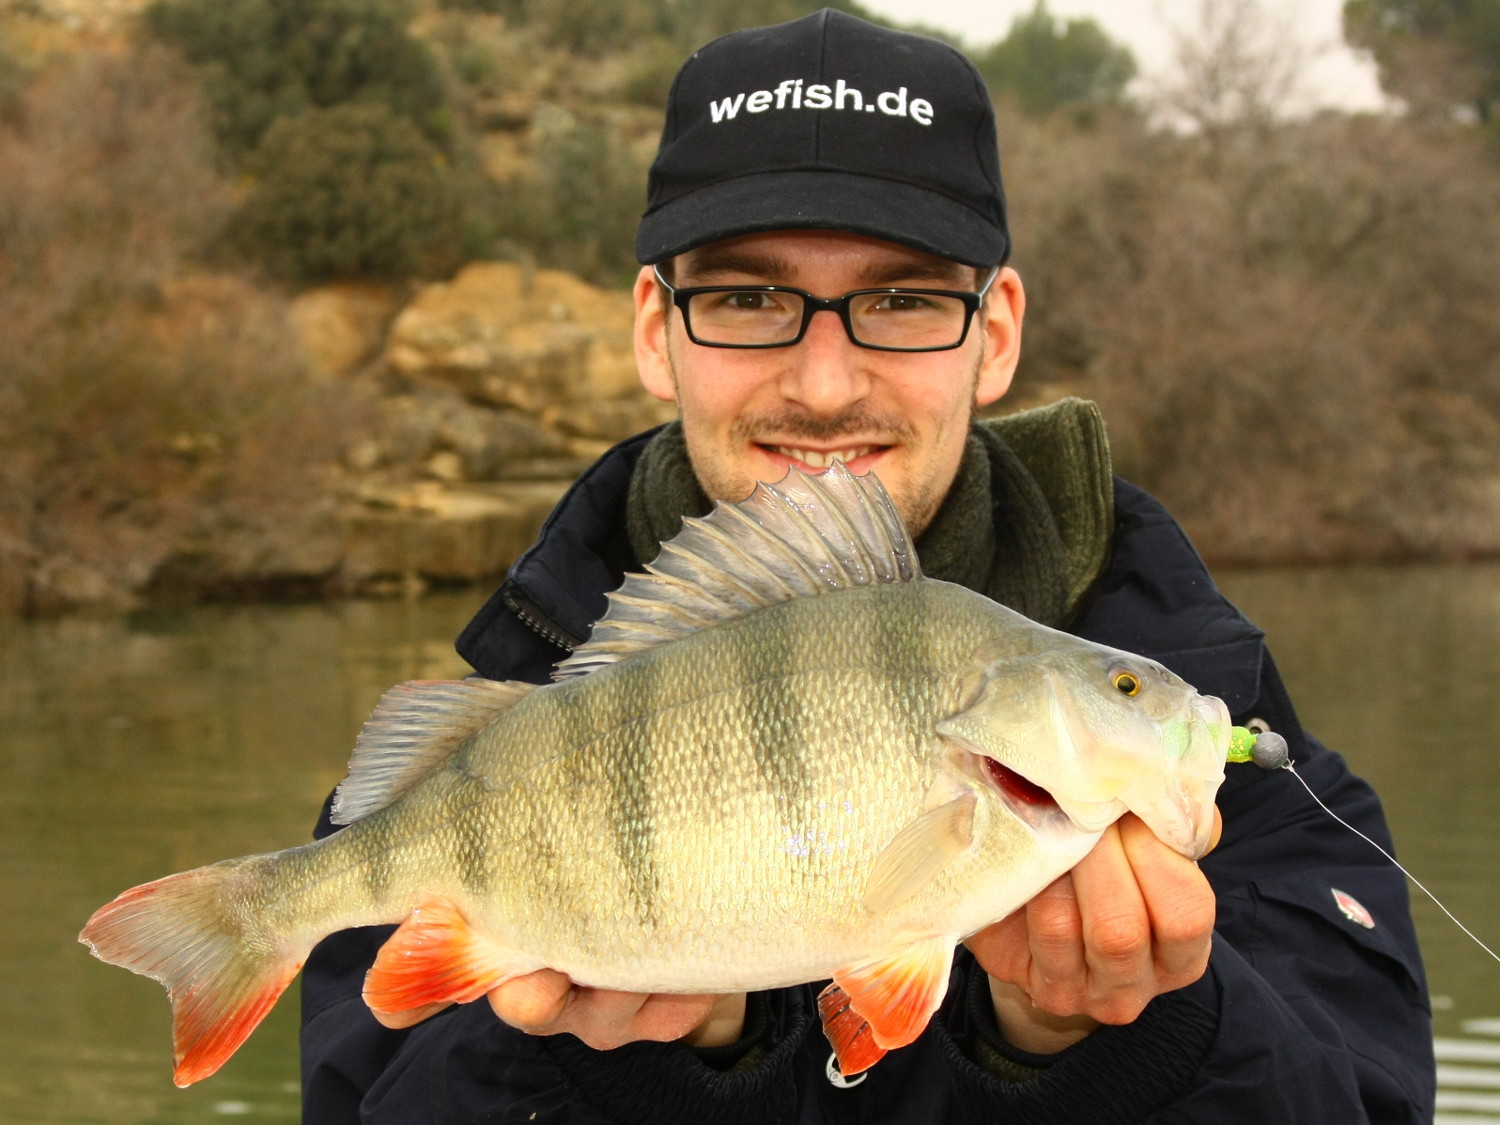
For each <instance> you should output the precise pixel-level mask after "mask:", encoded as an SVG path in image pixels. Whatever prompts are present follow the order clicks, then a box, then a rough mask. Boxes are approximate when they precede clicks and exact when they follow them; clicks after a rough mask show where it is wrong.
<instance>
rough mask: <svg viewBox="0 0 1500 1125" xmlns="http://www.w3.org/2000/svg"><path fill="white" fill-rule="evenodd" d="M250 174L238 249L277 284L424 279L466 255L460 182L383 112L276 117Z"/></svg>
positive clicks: (373, 107)
mask: <svg viewBox="0 0 1500 1125" xmlns="http://www.w3.org/2000/svg"><path fill="white" fill-rule="evenodd" d="M247 167H248V169H249V170H250V171H251V173H252V174H253V176H254V179H253V181H252V185H251V188H250V191H249V194H248V196H247V197H246V199H245V202H244V204H243V206H242V207H241V209H240V211H239V213H238V215H237V216H236V220H235V224H234V227H235V235H236V240H237V242H238V244H239V245H240V246H241V247H242V248H243V250H244V252H245V253H246V254H247V255H248V256H250V257H252V258H254V259H257V260H259V261H260V262H261V264H263V265H264V266H265V267H266V268H267V269H269V270H270V272H271V273H272V274H274V275H275V276H277V277H280V278H283V279H285V280H288V281H298V282H313V281H318V280H323V279H327V278H333V277H351V276H365V277H403V276H411V275H430V274H432V273H434V272H438V271H442V270H445V269H449V268H452V267H453V266H454V265H456V264H457V262H458V260H459V258H460V256H461V254H462V252H463V249H464V248H463V245H462V239H463V226H462V210H463V208H462V199H461V192H460V190H459V188H458V186H457V179H456V177H455V176H454V175H453V173H452V172H451V171H450V169H449V165H448V163H447V161H446V160H445V158H444V157H443V154H442V153H441V152H440V151H439V150H438V149H437V148H436V147H435V146H434V145H433V144H432V143H431V142H430V141H429V140H427V139H426V138H425V137H424V136H423V135H422V134H421V132H420V131H419V130H418V129H417V128H416V126H415V125H413V124H412V123H411V121H410V120H408V119H407V118H405V117H401V116H398V115H397V114H396V113H394V112H393V111H392V110H391V109H389V108H388V107H386V106H384V105H381V104H378V103H361V102H351V103H348V104H345V105H340V106H335V107H333V108H331V109H310V110H308V111H307V112H305V113H303V114H300V115H299V116H297V117H284V118H281V119H279V120H278V121H277V122H276V123H275V124H274V125H272V126H271V128H270V129H268V130H267V131H266V135H265V137H264V138H263V139H262V141H261V143H260V146H259V147H258V148H257V149H256V151H255V153H254V154H253V155H252V157H251V158H250V160H249V161H248V162H247Z"/></svg>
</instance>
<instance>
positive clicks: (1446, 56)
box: [1344, 0, 1500, 123]
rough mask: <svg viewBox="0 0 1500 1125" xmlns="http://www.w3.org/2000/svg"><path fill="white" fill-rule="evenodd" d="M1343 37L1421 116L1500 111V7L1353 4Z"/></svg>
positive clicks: (1468, 1)
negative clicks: (1372, 62)
mask: <svg viewBox="0 0 1500 1125" xmlns="http://www.w3.org/2000/svg"><path fill="white" fill-rule="evenodd" d="M1344 36H1345V38H1347V39H1348V40H1349V42H1350V43H1351V44H1353V45H1354V46H1356V47H1360V48H1363V49H1365V50H1367V51H1369V52H1370V53H1371V54H1372V55H1373V56H1374V58H1375V63H1376V65H1377V66H1378V67H1379V70H1380V85H1381V88H1382V89H1384V90H1385V91H1386V93H1388V94H1391V95H1393V96H1395V97H1398V98H1401V99H1402V100H1403V101H1405V102H1406V104H1407V106H1408V108H1409V109H1410V110H1411V111H1412V112H1413V113H1414V114H1415V115H1417V116H1419V117H1451V116H1452V115H1453V113H1454V112H1455V111H1459V112H1464V113H1468V114H1470V115H1472V116H1473V117H1475V118H1476V119H1478V120H1479V121H1481V122H1486V123H1487V122H1490V121H1492V120H1493V119H1494V118H1495V116H1496V110H1497V108H1500V0H1346V2H1345V4H1344Z"/></svg>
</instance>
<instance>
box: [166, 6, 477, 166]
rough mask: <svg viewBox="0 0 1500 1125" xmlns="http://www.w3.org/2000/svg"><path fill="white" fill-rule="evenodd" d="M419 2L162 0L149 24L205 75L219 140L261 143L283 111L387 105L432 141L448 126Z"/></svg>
mask: <svg viewBox="0 0 1500 1125" xmlns="http://www.w3.org/2000/svg"><path fill="white" fill-rule="evenodd" d="M411 14H412V10H411V4H410V0H233V3H224V2H223V0H155V2H154V3H152V4H151V5H150V7H148V8H147V9H146V10H145V13H144V16H145V26H146V28H147V30H148V31H149V32H150V33H151V34H152V35H153V36H154V37H156V38H157V39H159V40H161V41H162V42H165V43H167V44H169V45H171V46H174V47H177V48H178V49H179V50H181V51H182V53H183V55H184V56H185V57H186V58H187V59H188V61H190V62H192V63H194V64H196V65H197V66H198V67H199V68H200V69H201V70H202V71H203V74H204V88H205V91H206V93H207V96H208V98H209V100H210V101H211V103H212V105H213V108H214V116H215V123H216V132H217V134H218V137H219V139H220V141H221V142H222V143H223V144H224V145H225V146H226V147H227V148H228V149H229V150H230V152H231V153H233V154H234V155H236V156H239V155H243V154H244V153H247V152H249V151H250V150H252V149H253V148H254V147H255V146H256V144H257V143H259V141H260V139H261V136H262V135H263V134H264V133H265V132H266V130H267V129H269V128H270V126H271V124H272V123H273V122H274V121H275V120H276V119H277V118H279V117H283V116H293V115H296V114H298V113H301V112H302V111H303V110H305V109H309V108H313V107H321V108H327V107H330V106H334V105H339V104H342V103H344V102H351V101H362V102H378V103H380V104H382V105H384V106H386V107H388V108H389V109H390V110H391V111H393V112H394V113H397V114H402V115H405V116H407V117H410V118H411V119H412V120H413V121H414V122H416V123H417V124H418V125H419V126H420V127H421V129H422V131H423V132H424V133H425V134H426V135H427V136H428V138H429V139H431V140H435V141H440V142H441V141H443V140H444V139H445V138H446V135H447V131H448V119H447V112H446V104H447V100H446V92H445V90H444V88H443V83H442V78H441V75H440V72H439V70H438V67H437V63H436V60H435V59H434V58H433V56H432V54H431V52H430V51H429V50H428V48H427V46H426V45H425V44H423V43H420V42H418V41H417V40H415V39H413V38H412V37H411V36H410V35H409V34H407V30H406V27H407V23H408V22H409V20H410V18H411Z"/></svg>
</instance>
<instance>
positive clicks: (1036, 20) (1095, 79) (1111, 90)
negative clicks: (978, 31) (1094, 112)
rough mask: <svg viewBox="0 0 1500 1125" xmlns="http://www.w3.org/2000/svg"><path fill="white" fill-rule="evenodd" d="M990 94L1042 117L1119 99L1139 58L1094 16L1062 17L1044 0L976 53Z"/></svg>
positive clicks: (1134, 71)
mask: <svg viewBox="0 0 1500 1125" xmlns="http://www.w3.org/2000/svg"><path fill="white" fill-rule="evenodd" d="M974 61H975V65H977V66H978V68H979V72H980V74H982V75H983V76H984V80H985V82H986V84H987V85H988V86H989V88H990V92H991V93H992V94H994V95H996V96H1006V95H1008V96H1009V97H1011V98H1013V99H1015V101H1016V103H1017V104H1018V105H1019V106H1020V107H1021V108H1022V109H1023V110H1025V111H1026V112H1027V113H1030V114H1033V115H1036V116H1040V115H1044V114H1047V113H1051V112H1052V111H1053V110H1055V109H1057V108H1059V107H1061V106H1065V105H1070V104H1075V105H1076V104H1090V103H1092V104H1100V103H1108V102H1115V101H1118V100H1119V99H1120V97H1121V96H1122V95H1123V94H1124V92H1125V87H1126V86H1127V85H1129V83H1130V80H1131V79H1132V78H1134V77H1135V74H1136V64H1135V58H1134V56H1132V55H1131V53H1130V51H1129V50H1128V49H1127V48H1125V47H1123V46H1121V45H1120V44H1118V43H1115V42H1114V41H1113V40H1111V39H1110V38H1109V36H1108V35H1106V34H1105V32H1104V30H1103V28H1101V27H1100V26H1099V25H1098V24H1097V23H1096V22H1095V21H1094V20H1092V19H1068V20H1063V19H1060V18H1058V17H1056V16H1054V15H1053V14H1052V13H1051V12H1050V11H1048V10H1047V5H1046V2H1045V0H1037V3H1036V7H1034V8H1032V10H1031V11H1030V12H1029V13H1027V14H1025V15H1021V16H1017V17H1016V18H1015V20H1014V21H1013V22H1012V23H1011V25H1010V31H1009V32H1008V33H1007V34H1006V36H1005V38H1004V39H1002V40H1000V41H999V42H998V43H995V44H994V45H993V46H991V47H989V48H988V49H986V50H983V51H980V52H978V53H976V54H975V56H974Z"/></svg>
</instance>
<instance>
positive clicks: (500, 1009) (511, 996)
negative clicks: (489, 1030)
mask: <svg viewBox="0 0 1500 1125" xmlns="http://www.w3.org/2000/svg"><path fill="white" fill-rule="evenodd" d="M488 995H489V1000H490V1007H492V1008H494V1009H495V1015H497V1016H499V1017H500V1018H501V1019H502V1020H504V1021H505V1022H506V1023H508V1024H510V1025H511V1027H514V1028H518V1029H519V1030H521V1031H536V1030H538V1029H539V1028H543V1027H546V1026H548V1025H549V1024H552V1023H555V1022H557V1020H558V1019H559V1018H560V1017H561V1016H562V1014H563V1012H564V1011H566V1010H567V1007H568V1003H569V1001H570V1000H571V999H572V995H573V982H572V981H570V980H569V979H568V978H567V976H566V975H564V974H563V973H559V972H556V971H554V970H552V969H538V970H537V971H536V972H534V973H527V974H526V975H525V976H521V977H516V978H515V979H514V980H508V981H506V982H505V983H504V984H502V985H500V986H498V987H496V988H493V989H491V990H490V992H489V994H488Z"/></svg>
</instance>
